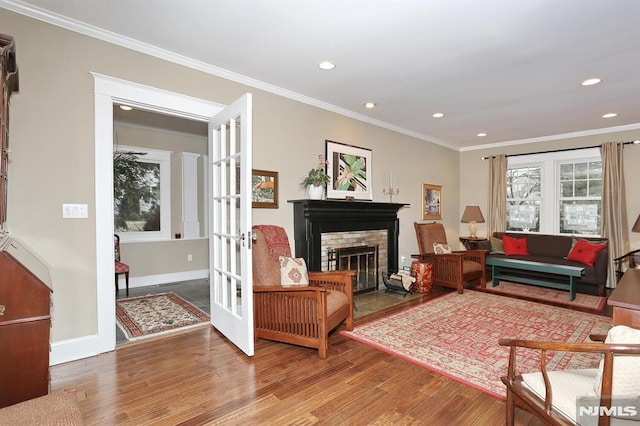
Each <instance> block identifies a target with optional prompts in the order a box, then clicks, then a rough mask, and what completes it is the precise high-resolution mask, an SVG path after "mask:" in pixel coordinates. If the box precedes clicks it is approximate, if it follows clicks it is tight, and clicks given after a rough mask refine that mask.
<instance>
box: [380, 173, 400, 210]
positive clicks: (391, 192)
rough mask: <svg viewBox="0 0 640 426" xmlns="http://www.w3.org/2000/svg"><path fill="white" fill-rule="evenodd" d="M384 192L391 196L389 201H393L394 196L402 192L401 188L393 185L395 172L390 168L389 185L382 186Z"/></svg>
mask: <svg viewBox="0 0 640 426" xmlns="http://www.w3.org/2000/svg"><path fill="white" fill-rule="evenodd" d="M382 193H383V194H384V195H388V196H389V202H390V203H393V196H394V195H398V194H399V193H400V188H394V187H393V172H392V171H391V170H389V187H388V188H382Z"/></svg>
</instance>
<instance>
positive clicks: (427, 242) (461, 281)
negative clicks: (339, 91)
mask: <svg viewBox="0 0 640 426" xmlns="http://www.w3.org/2000/svg"><path fill="white" fill-rule="evenodd" d="M414 228H415V230H416V237H417V239H418V249H419V250H420V254H414V255H412V256H411V257H413V258H416V259H418V260H420V261H421V262H427V263H431V264H432V265H433V284H435V285H439V286H443V287H450V288H454V289H456V290H457V291H458V293H460V294H462V292H463V290H464V285H465V283H473V282H479V283H480V286H481V287H484V286H485V284H486V275H485V274H486V272H485V260H486V256H487V251H486V250H462V251H452V252H451V253H443V254H440V253H435V250H434V247H433V245H434V243H439V244H444V245H446V244H447V235H446V234H445V232H444V226H443V225H442V224H441V223H436V222H433V223H417V222H415V223H414Z"/></svg>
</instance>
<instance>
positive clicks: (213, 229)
mask: <svg viewBox="0 0 640 426" xmlns="http://www.w3.org/2000/svg"><path fill="white" fill-rule="evenodd" d="M251 134H252V126H251V94H250V93H247V94H245V95H244V96H243V97H242V98H240V99H238V100H237V101H236V102H234V103H233V104H231V105H229V106H228V107H227V108H225V109H224V110H223V111H221V112H219V113H218V114H216V115H215V116H214V117H213V118H212V119H211V122H210V123H209V158H210V161H211V164H210V171H211V172H210V175H209V176H210V178H209V179H210V181H209V184H210V188H211V191H210V194H211V195H210V197H209V203H210V204H209V214H210V217H209V223H210V227H209V259H210V260H209V282H210V290H211V291H210V297H211V324H212V325H213V326H214V327H215V328H216V329H218V330H219V331H220V332H221V333H222V334H224V335H225V336H226V337H227V338H228V339H229V340H231V341H232V342H233V343H234V344H235V345H236V346H238V347H239V348H240V349H241V350H242V351H243V352H244V353H246V354H247V355H250V356H251V355H253V346H254V345H253V343H254V342H253V292H252V278H251V277H252V268H251V225H252V224H251V143H252V141H251Z"/></svg>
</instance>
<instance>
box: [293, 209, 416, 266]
mask: <svg viewBox="0 0 640 426" xmlns="http://www.w3.org/2000/svg"><path fill="white" fill-rule="evenodd" d="M289 202H290V203H292V204H293V234H294V235H293V237H294V241H295V255H296V257H302V258H304V259H305V261H306V262H307V266H308V268H309V270H310V271H322V270H326V269H327V264H326V259H327V253H326V247H323V234H327V235H324V240H325V245H326V241H327V240H328V239H329V240H330V239H331V237H333V236H335V235H336V233H345V234H347V235H346V236H345V237H346V238H347V239H349V237H350V236H351V237H354V236H355V237H356V239H358V238H360V236H362V235H365V234H373V235H374V238H378V239H379V236H380V232H373V233H366V232H365V233H363V232H362V231H380V230H382V231H386V244H384V242H383V244H381V246H382V247H380V248H384V249H386V250H385V251H386V253H385V255H386V256H385V257H384V258H382V256H383V254H382V252H380V253H379V255H380V264H381V266H382V265H386V268H387V271H391V272H396V271H397V270H398V234H399V229H400V227H399V221H398V210H400V209H401V208H403V207H405V206H408V204H399V203H377V202H370V201H339V200H290V201H289ZM328 236H331V237H329V238H327V237H328ZM366 238H369V237H366ZM384 246H386V247H384ZM334 248H335V247H334Z"/></svg>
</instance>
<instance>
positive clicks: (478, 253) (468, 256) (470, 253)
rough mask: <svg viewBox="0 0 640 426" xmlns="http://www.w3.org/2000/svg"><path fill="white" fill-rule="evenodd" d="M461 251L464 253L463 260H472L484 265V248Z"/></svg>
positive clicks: (485, 256)
mask: <svg viewBox="0 0 640 426" xmlns="http://www.w3.org/2000/svg"><path fill="white" fill-rule="evenodd" d="M462 253H463V254H464V258H465V260H472V261H474V262H478V263H479V264H481V265H482V266H483V267H484V265H485V262H486V259H487V251H486V250H465V251H463V252H462Z"/></svg>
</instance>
